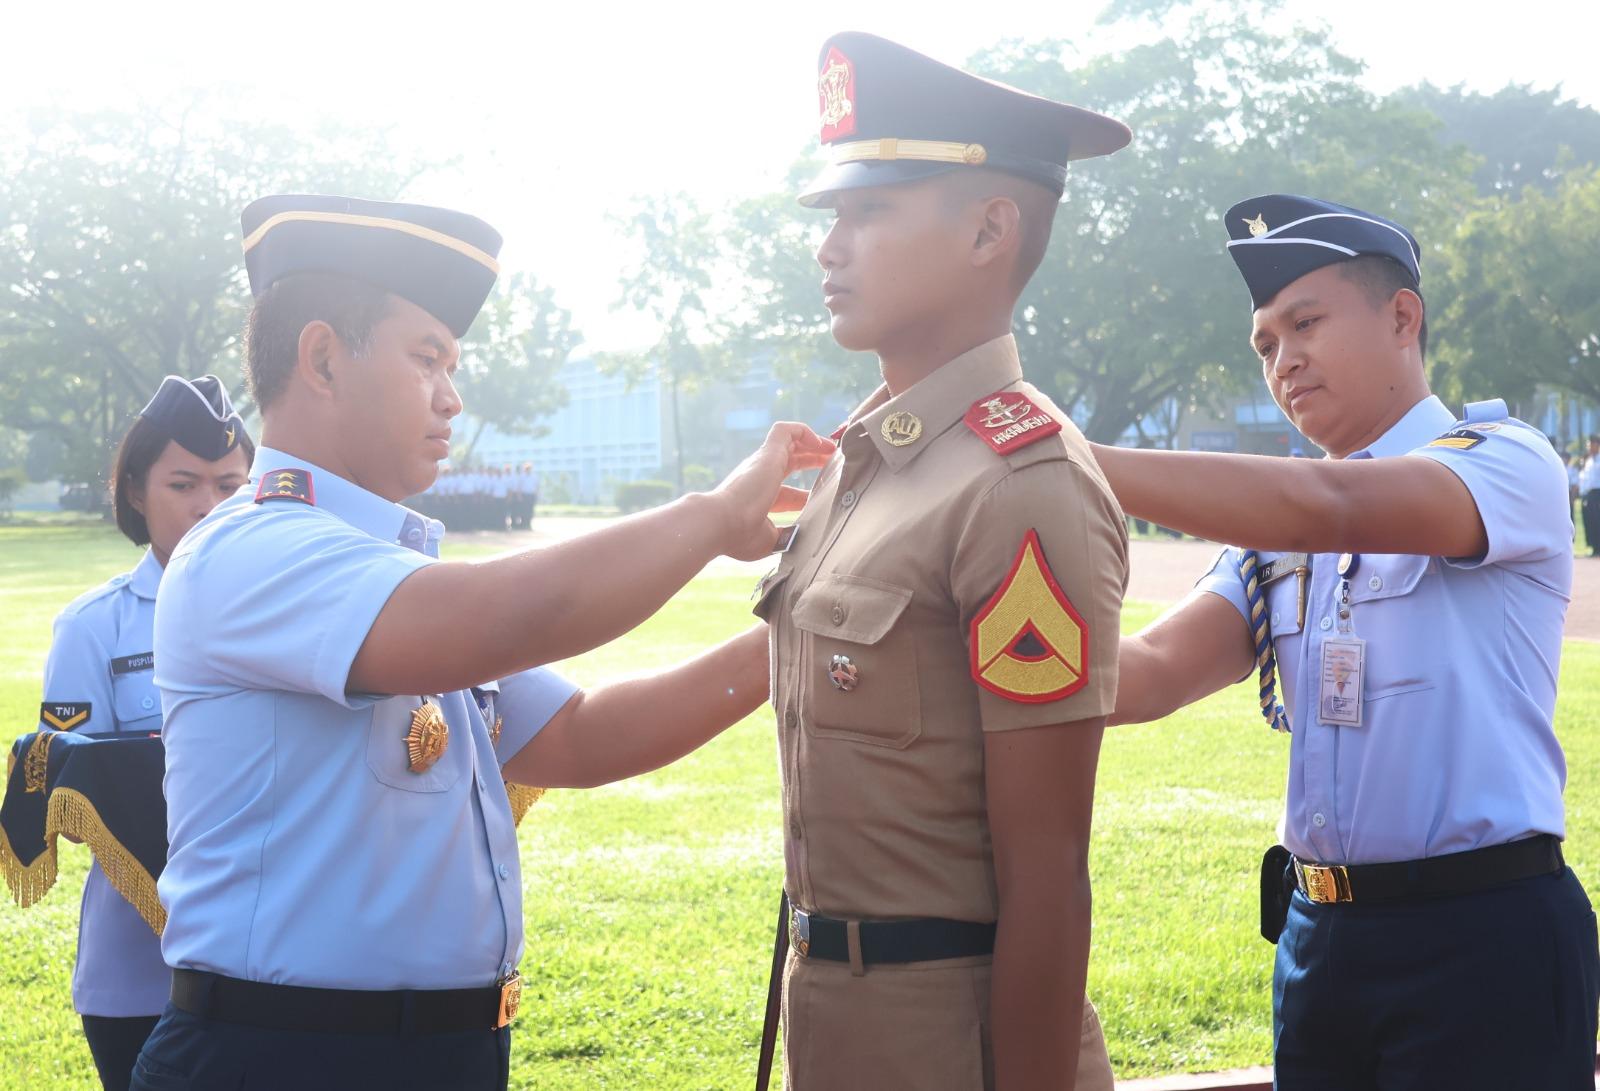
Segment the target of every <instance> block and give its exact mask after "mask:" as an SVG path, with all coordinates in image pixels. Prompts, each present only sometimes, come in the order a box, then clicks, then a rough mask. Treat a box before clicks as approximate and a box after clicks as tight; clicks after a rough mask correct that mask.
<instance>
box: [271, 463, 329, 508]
mask: <svg viewBox="0 0 1600 1091" xmlns="http://www.w3.org/2000/svg"><path fill="white" fill-rule="evenodd" d="M268 500H298V501H300V503H302V504H310V505H311V506H312V507H316V506H317V494H316V493H315V492H313V491H312V490H311V472H310V471H309V470H299V469H289V470H273V471H272V472H271V473H269V474H262V475H261V484H260V485H259V486H258V487H257V488H256V503H258V504H264V503H266V502H267V501H268Z"/></svg>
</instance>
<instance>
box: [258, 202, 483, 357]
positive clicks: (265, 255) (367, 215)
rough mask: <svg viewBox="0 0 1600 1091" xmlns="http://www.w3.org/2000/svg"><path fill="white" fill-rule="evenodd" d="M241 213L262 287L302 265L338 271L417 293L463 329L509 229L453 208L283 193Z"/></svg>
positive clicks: (404, 293)
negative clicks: (504, 231)
mask: <svg viewBox="0 0 1600 1091" xmlns="http://www.w3.org/2000/svg"><path fill="white" fill-rule="evenodd" d="M240 222H241V226H242V227H243V229H244V263H245V268H246V270H248V272H249V274H250V291H251V292H252V293H254V294H255V295H257V296H259V295H260V294H261V293H262V292H264V291H266V290H267V289H268V288H269V287H271V286H272V285H273V284H274V283H276V282H277V281H279V280H282V279H283V278H284V277H286V276H291V275H293V274H295V273H338V274H341V275H343V276H348V277H352V278H354V279H356V280H362V281H366V282H367V283H368V284H373V285H376V286H377V287H379V288H383V289H385V290H387V291H390V292H393V293H394V294H395V295H397V296H400V297H401V298H402V299H408V300H410V301H411V302H412V303H415V304H416V305H417V306H419V307H421V308H422V309H423V310H425V311H427V312H428V313H429V314H431V315H433V316H434V317H435V318H437V319H438V320H439V321H441V322H443V323H444V324H445V325H446V326H448V327H449V328H450V332H451V333H453V334H455V336H457V337H462V336H465V334H466V332H467V327H469V326H471V325H472V320H473V319H474V318H476V317H477V316H478V311H479V310H480V309H481V308H482V307H483V301H484V300H485V299H487V298H488V296H489V289H490V288H492V287H494V280H495V277H496V276H497V275H499V272H500V265H499V262H498V261H497V260H496V258H497V257H498V255H499V253H500V241H501V240H500V233H499V232H498V231H496V230H495V229H494V228H492V227H490V226H489V225H488V224H486V223H484V222H483V221H482V220H480V219H478V218H477V217H476V216H468V215H467V214H466V213H464V212H452V211H451V210H450V209H447V208H433V207H430V206H428V205H407V204H395V203H393V202H390V201H363V200H359V199H357V198H354V197H324V196H317V195H307V194H284V195H281V196H274V197H263V198H261V199H260V200H258V201H253V202H251V204H250V206H249V207H248V208H246V209H245V210H244V214H243V215H242V216H241V217H240Z"/></svg>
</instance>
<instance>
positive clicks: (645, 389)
mask: <svg viewBox="0 0 1600 1091" xmlns="http://www.w3.org/2000/svg"><path fill="white" fill-rule="evenodd" d="M557 381H558V382H560V383H561V384H562V386H564V387H565V388H566V391H567V404H566V405H565V406H564V407H563V408H562V409H560V410H559V411H557V412H556V413H555V414H553V415H551V416H549V417H546V418H545V419H544V420H542V421H540V422H539V424H540V426H541V427H542V428H543V429H545V433H544V434H543V435H540V436H517V435H502V434H501V433H499V432H498V431H496V430H495V429H494V428H493V427H489V428H486V429H484V432H483V435H482V436H480V437H479V439H478V444H477V446H476V448H474V450H473V454H472V460H473V462H475V463H479V464H481V465H486V466H500V465H506V464H511V465H516V466H520V465H522V464H523V463H524V462H531V463H533V467H534V469H535V470H536V471H538V474H539V480H540V492H541V494H542V495H543V498H544V499H545V500H546V501H549V500H555V499H559V495H560V494H561V493H565V494H566V496H567V497H568V498H570V499H571V500H572V501H574V502H578V503H589V504H593V503H598V502H602V501H605V500H609V499H610V496H611V490H612V489H613V488H614V487H615V486H616V485H617V484H619V483H621V482H624V481H639V480H641V479H644V478H650V477H654V476H656V475H657V473H658V472H659V471H660V469H661V466H662V464H663V463H664V462H665V461H666V459H667V456H668V454H669V448H668V447H667V446H666V445H664V442H663V439H664V436H663V433H664V432H665V431H666V429H668V428H670V424H668V425H666V426H665V428H664V427H663V421H662V401H663V399H662V391H661V384H660V382H659V380H657V379H656V377H655V376H654V375H651V376H648V377H646V378H643V379H640V380H639V381H638V382H636V383H635V384H634V385H633V388H632V389H631V390H630V389H629V388H628V381H627V379H625V378H624V377H623V376H621V375H607V374H605V373H603V372H602V371H601V370H600V369H599V367H597V366H596V364H595V361H594V357H592V356H590V355H587V354H585V355H578V354H574V355H573V356H571V357H570V358H568V360H567V362H566V363H564V364H562V365H561V370H560V371H559V372H558V373H557ZM468 416H469V417H470V414H468ZM474 427H475V425H473V424H472V423H471V422H470V420H469V421H466V422H463V423H462V424H461V425H459V426H458V427H457V429H456V432H457V434H458V435H471V433H472V430H473V428H474Z"/></svg>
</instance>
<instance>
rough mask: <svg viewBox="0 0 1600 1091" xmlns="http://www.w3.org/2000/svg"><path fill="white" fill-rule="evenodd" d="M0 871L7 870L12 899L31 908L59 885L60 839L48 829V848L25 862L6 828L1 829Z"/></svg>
mask: <svg viewBox="0 0 1600 1091" xmlns="http://www.w3.org/2000/svg"><path fill="white" fill-rule="evenodd" d="M0 872H4V873H5V877H6V886H8V887H10V888H11V897H12V899H13V900H14V901H15V902H16V903H17V904H18V905H20V906H21V907H22V908H24V909H26V908H28V906H30V905H33V904H34V903H35V902H37V901H38V900H39V899H40V898H43V897H44V896H45V895H46V894H47V893H49V891H50V888H51V887H53V886H55V885H56V839H55V838H54V837H52V836H50V835H49V834H48V833H47V834H46V835H45V839H44V851H43V852H41V853H40V854H39V855H38V858H37V859H35V860H34V861H33V863H31V864H24V863H23V862H22V860H21V859H20V858H18V856H17V853H16V850H15V849H13V848H12V847H11V839H10V838H9V837H7V836H6V831H5V830H3V829H0Z"/></svg>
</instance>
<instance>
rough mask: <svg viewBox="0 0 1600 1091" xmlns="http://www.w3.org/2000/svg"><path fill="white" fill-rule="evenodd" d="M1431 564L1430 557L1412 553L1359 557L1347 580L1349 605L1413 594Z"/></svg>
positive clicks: (1431, 559)
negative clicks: (1352, 573)
mask: <svg viewBox="0 0 1600 1091" xmlns="http://www.w3.org/2000/svg"><path fill="white" fill-rule="evenodd" d="M1432 564H1433V558H1432V557H1423V556H1419V555H1417V554H1415V553H1379V554H1371V555H1363V556H1362V558H1361V565H1360V567H1359V568H1357V569H1356V572H1355V574H1354V575H1353V576H1352V577H1351V579H1350V602H1351V603H1352V604H1355V603H1362V602H1377V601H1379V600H1380V599H1392V598H1396V597H1398V596H1400V595H1409V594H1410V593H1411V592H1412V591H1415V590H1416V588H1417V584H1418V583H1420V582H1421V581H1422V577H1423V576H1425V575H1427V573H1428V567H1429V566H1430V565H1432Z"/></svg>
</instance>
